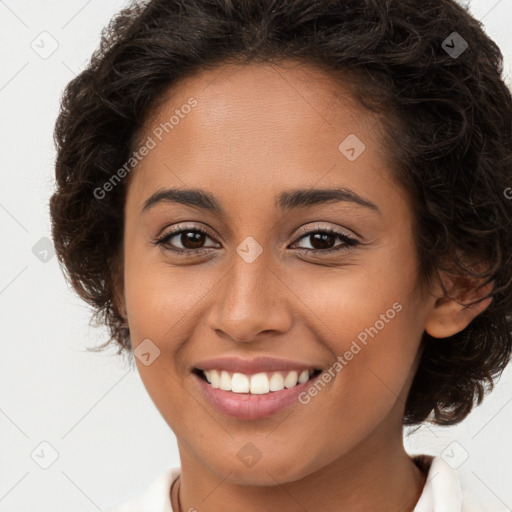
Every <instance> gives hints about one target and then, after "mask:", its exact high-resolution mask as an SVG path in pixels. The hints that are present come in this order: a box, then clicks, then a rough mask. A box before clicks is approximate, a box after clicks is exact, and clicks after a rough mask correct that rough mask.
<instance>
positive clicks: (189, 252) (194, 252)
mask: <svg viewBox="0 0 512 512" xmlns="http://www.w3.org/2000/svg"><path fill="white" fill-rule="evenodd" d="M188 232H197V233H201V234H204V235H206V236H208V237H210V238H211V239H212V240H215V238H214V237H213V236H212V235H211V234H210V233H209V232H208V231H207V230H205V229H202V228H198V227H194V228H183V227H182V226H178V228H176V229H175V230H173V231H171V232H169V233H167V234H165V235H164V236H162V237H160V238H158V239H157V240H155V241H153V242H152V243H153V244H154V245H162V246H165V247H166V249H167V250H170V251H173V252H174V253H176V254H179V255H180V256H185V257H193V256H200V255H202V254H206V253H207V252H208V251H209V249H213V248H212V247H209V248H206V249H205V248H202V249H177V248H175V247H170V246H169V244H168V242H169V240H171V239H172V238H174V237H175V236H176V235H179V234H181V233H188ZM317 233H322V234H329V235H335V236H336V237H338V238H340V239H341V240H342V241H343V242H344V243H343V244H341V245H340V246H338V247H334V248H332V249H304V248H299V249H297V250H298V251H300V252H303V253H311V252H317V253H322V254H330V253H333V252H337V251H347V250H349V249H351V248H353V247H355V246H357V245H359V244H360V242H358V241H357V240H356V239H355V238H352V237H349V236H347V235H345V234H343V233H340V232H339V231H336V230H334V229H332V228H316V229H313V230H309V231H305V232H301V233H299V234H298V235H297V236H298V238H297V240H301V239H303V238H307V237H308V236H310V235H313V234H317Z"/></svg>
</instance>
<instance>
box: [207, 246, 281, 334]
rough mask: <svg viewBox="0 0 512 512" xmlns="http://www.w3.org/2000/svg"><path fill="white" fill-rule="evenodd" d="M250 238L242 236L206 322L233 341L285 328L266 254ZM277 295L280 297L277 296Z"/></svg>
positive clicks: (277, 293)
mask: <svg viewBox="0 0 512 512" xmlns="http://www.w3.org/2000/svg"><path fill="white" fill-rule="evenodd" d="M258 246H259V244H257V242H256V241H255V240H254V239H252V240H251V239H250V237H248V239H245V240H244V241H243V242H242V243H241V244H240V245H239V246H238V247H237V250H236V251H237V254H236V255H234V258H233V263H232V267H231V269H230V271H229V272H228V275H227V276H226V279H224V280H223V284H222V285H221V286H220V287H219V289H218V292H217V293H216V294H215V299H214V303H213V305H212V307H211V309H210V312H209V315H208V324H209V326H210V327H211V328H212V329H214V330H222V331H224V332H225V333H226V334H228V335H229V336H230V337H232V338H233V339H235V340H237V341H249V340H251V339H252V338H254V337H255V336H257V335H258V333H260V332H261V331H270V330H273V331H279V330H282V329H286V327H287V325H288V323H289V318H287V317H288V313H287V312H286V308H285V302H284V300H283V299H282V293H279V291H278V288H279V287H280V286H282V285H280V284H279V283H277V282H276V281H278V279H277V278H276V275H275V271H272V269H271V262H270V261H269V255H267V254H265V253H264V252H263V248H262V247H261V246H259V247H258ZM279 297H281V298H279Z"/></svg>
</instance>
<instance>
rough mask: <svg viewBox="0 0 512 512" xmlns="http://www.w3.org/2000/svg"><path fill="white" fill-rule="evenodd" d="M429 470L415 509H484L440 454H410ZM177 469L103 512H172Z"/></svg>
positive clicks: (475, 511) (416, 511)
mask: <svg viewBox="0 0 512 512" xmlns="http://www.w3.org/2000/svg"><path fill="white" fill-rule="evenodd" d="M411 457H412V458H413V460H415V462H416V463H417V464H418V463H420V464H422V465H423V467H426V469H427V470H428V475H427V480H426V483H425V486H424V487H423V492H422V494H421V496H420V498H419V500H418V502H417V504H416V507H415V508H414V512H487V511H488V510H490V508H487V507H484V505H483V504H482V502H481V501H480V499H479V498H478V496H476V495H474V494H473V492H472V489H471V487H470V486H469V484H467V483H466V482H465V481H464V480H462V479H461V478H460V475H459V473H458V472H457V471H455V470H454V469H452V468H451V467H450V466H449V465H448V464H447V463H446V462H445V461H444V460H443V459H442V458H441V457H435V456H431V455H411ZM179 474H180V468H179V467H175V468H169V469H166V470H165V471H164V472H163V473H162V474H161V475H160V476H159V477H158V478H156V479H155V480H154V481H153V482H152V483H151V485H150V486H149V487H148V488H147V489H146V490H145V491H144V492H142V493H141V494H138V495H137V496H134V497H132V498H129V499H127V500H125V501H123V502H122V503H119V504H118V505H116V506H115V507H113V508H109V509H108V510H107V511H106V512H173V510H172V506H171V499H170V489H171V485H172V484H173V482H174V481H175V480H176V478H178V476H179Z"/></svg>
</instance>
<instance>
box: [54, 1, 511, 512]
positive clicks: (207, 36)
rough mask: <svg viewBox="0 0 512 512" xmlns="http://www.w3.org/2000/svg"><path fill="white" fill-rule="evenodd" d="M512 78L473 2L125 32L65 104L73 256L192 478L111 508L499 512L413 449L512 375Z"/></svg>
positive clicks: (60, 180) (170, 19)
mask: <svg viewBox="0 0 512 512" xmlns="http://www.w3.org/2000/svg"><path fill="white" fill-rule="evenodd" d="M501 71H502V55H501V53H500V51H499V49H498V47H497V46H496V44H495V43H494V42H493V41H491V40H490V39H489V38H488V37H487V36H486V34H485V33H484V32H483V30H482V28H481V26H480V24H479V23H478V22H477V21H476V20H474V19H473V18H472V17H471V16H470V15H469V14H468V13H467V12H466V11H465V10H464V9H463V8H462V7H460V6H459V5H458V4H457V3H455V2H454V1H452V0H426V1H422V2H416V1H412V0H410V1H403V0H401V1H398V0H396V1H395V0H387V1H385V2H382V1H378V0H364V1H362V0H344V1H343V2H341V1H323V0H315V1H310V0H308V1H305V0H280V1H274V0H259V1H249V0H238V1H232V0H190V1H189V0H187V1H186V2H185V1H180V0H156V1H151V2H149V3H147V4H140V5H137V4H133V5H132V6H131V7H129V8H127V9H125V10H123V11H122V12H121V13H119V14H118V15H117V16H116V17H115V18H114V20H113V21H112V23H111V24H110V26H109V27H108V29H107V30H105V32H104V33H103V38H102V43H101V46H100V48H99V49H98V50H97V51H96V52H95V54H94V55H93V57H92V59H91V62H90V64H89V65H88V67H87V69H86V70H84V71H83V72H82V73H81V74H80V75H79V76H77V77H76V78H75V79H74V80H72V81H71V82H70V84H69V85H68V86H67V88H66V91H65V94H64V96H63V101H62V105H61V112H60V115H59V118H58V120H57V124H56V131H55V136H56V143H57V151H58V156H57V162H56V178H57V189H56V191H55V193H54V195H53V197H52V199H51V205H50V207H51V215H52V222H53V237H54V242H55V246H56V250H57V253H58V256H59V260H60V262H61V263H62V265H63V268H64V269H65V271H66V275H67V277H68V279H69V281H70V283H71V284H72V285H73V287H74V288H75V290H76V291H77V292H78V293H79V294H80V296H81V297H82V298H83V299H84V300H86V301H88V302H89V303H90V304H92V305H93V306H94V307H95V309H96V315H97V316H98V318H100V319H101V320H102V321H103V322H104V323H105V325H107V326H108V327H109V329H110V333H111V339H110V340H109V341H108V342H107V343H106V344H105V346H107V345H108V344H110V343H115V344H117V346H118V347H119V351H118V353H120V354H121V353H123V354H128V355H130V354H133V356H134V360H135V362H136V365H137V369H138V371H139V373H140V376H141V378H142V381H143V382H144V385H145V387H146V389H147V391H148V393H149V395H150V397H151V399H152V400H153V402H154V403H155V406H156V407H157V408H158V410H159V411H160V413H161V414H162V417H163V418H164V419H165V421H166V422H167V423H168V425H169V427H170V428H171V429H172V430H173V432H174V433H175V435H176V438H177V441H178V449H179V453H180V461H181V466H180V468H170V469H169V470H168V471H166V472H165V473H164V474H163V475H162V476H161V477H160V478H159V479H158V480H156V481H155V482H154V483H153V484H152V485H151V486H150V487H149V488H148V489H147V491H146V492H145V493H144V494H142V495H139V496H137V497H135V498H132V499H130V500H128V501H126V502H124V503H123V504H120V505H119V506H118V507H115V508H114V509H112V511H115V512H118V511H119V512H121V511H124V510H130V511H147V512H149V511H153V510H159V511H160V510H162V511H171V510H172V511H175V512H184V511H193V510H197V511H200V512H203V511H205V512H220V511H222V512H235V511H236V512H238V511H241V510H244V511H246V512H247V511H261V510H267V511H272V512H274V511H282V510H286V511H303V510H308V511H312V510H322V511H327V512H329V511H339V510H343V511H344V512H352V511H361V510H365V511H366V510H379V511H402V512H406V511H413V510H414V511H416V512H432V511H440V510H464V511H465V512H467V511H469V510H479V511H480V510H485V509H484V508H483V505H482V503H478V501H477V498H476V497H474V496H472V495H471V494H470V492H469V490H468V489H466V488H465V486H464V482H462V481H460V479H459V476H458V473H457V471H456V470H455V469H453V467H450V464H449V463H448V462H447V461H446V460H444V459H443V458H441V457H432V456H428V455H424V454H419V455H415V456H410V455H408V454H407V453H406V452H405V450H404V446H403V440H402V439H403V426H404V425H421V424H422V423H423V422H427V421H429V422H432V423H435V424H438V425H452V424H455V423H458V422H460V421H462V420H463V419H464V418H465V417H466V416H467V415H468V414H469V412H470V411H471V410H472V407H473V405H474V402H475V401H477V403H480V402H481V400H482V398H483V394H484V389H485V384H489V385H491V386H492V383H493V378H494V377H496V376H497V375H499V374H500V373H501V372H502V371H503V369H504V368H505V366H506V365H507V363H508V361H509V360H510V353H511V345H512V334H511V325H510V318H511V317H510V313H511V311H512V293H511V286H512V229H511V223H512V202H511V201H510V200H509V199H508V198H507V197H506V192H505V190H506V189H507V187H509V186H510V183H511V181H512V134H511V124H512V106H511V96H510V92H509V91H508V90H507V88H506V86H505V85H504V83H503V81H502V78H501ZM439 475H441V476H439ZM434 477H436V478H434ZM442 507H444V508H442Z"/></svg>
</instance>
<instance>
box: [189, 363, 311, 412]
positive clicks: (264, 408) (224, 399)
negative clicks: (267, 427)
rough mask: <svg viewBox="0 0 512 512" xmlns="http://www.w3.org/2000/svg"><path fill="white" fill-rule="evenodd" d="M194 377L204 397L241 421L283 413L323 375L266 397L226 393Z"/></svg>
mask: <svg viewBox="0 0 512 512" xmlns="http://www.w3.org/2000/svg"><path fill="white" fill-rule="evenodd" d="M192 375H193V376H194V377H195V379H196V380H197V382H198V384H199V388H200V389H201V391H202V392H203V393H204V396H205V397H206V398H207V400H208V401H209V402H210V403H211V404H212V405H213V406H214V407H216V408H217V410H219V411H220V412H222V413H224V414H227V415H228V416H231V417H233V418H238V419H240V420H259V419H263V418H268V417H269V416H272V415H273V414H276V413H278V412H280V411H282V410H283V409H285V408H286V407H288V406H290V405H291V404H293V403H294V402H296V403H299V401H298V396H299V395H300V393H302V392H303V391H305V390H306V389H307V388H308V387H309V386H311V384H312V383H313V382H315V380H316V379H317V378H318V377H319V376H320V375H321V373H319V374H318V375H317V376H315V377H313V378H311V379H309V380H307V381H306V382H303V383H302V384H299V385H297V386H294V387H293V388H288V389H287V388H285V389H283V390H281V391H271V392H270V393H266V394H264V395H252V394H250V393H233V392H231V391H224V390H222V389H219V388H214V387H212V386H211V385H210V384H208V382H206V381H205V380H203V379H202V378H201V377H200V376H199V375H197V374H196V373H193V374H192Z"/></svg>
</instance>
